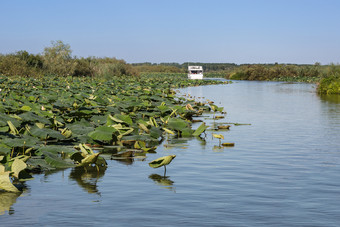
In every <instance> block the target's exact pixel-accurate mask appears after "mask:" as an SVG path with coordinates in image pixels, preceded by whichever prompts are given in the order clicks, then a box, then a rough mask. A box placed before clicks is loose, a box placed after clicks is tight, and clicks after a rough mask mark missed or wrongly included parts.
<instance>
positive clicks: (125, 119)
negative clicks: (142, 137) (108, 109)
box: [114, 114, 133, 125]
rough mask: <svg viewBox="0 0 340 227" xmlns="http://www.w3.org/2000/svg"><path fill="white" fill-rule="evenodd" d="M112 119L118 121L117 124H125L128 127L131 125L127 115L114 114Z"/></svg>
mask: <svg viewBox="0 0 340 227" xmlns="http://www.w3.org/2000/svg"><path fill="white" fill-rule="evenodd" d="M114 119H118V120H119V121H120V122H117V123H126V124H128V125H132V123H133V122H132V119H131V117H130V116H129V115H121V114H116V115H114Z"/></svg>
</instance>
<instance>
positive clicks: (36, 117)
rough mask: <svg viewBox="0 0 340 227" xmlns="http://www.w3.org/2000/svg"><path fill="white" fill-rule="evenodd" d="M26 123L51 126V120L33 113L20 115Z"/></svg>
mask: <svg viewBox="0 0 340 227" xmlns="http://www.w3.org/2000/svg"><path fill="white" fill-rule="evenodd" d="M19 117H20V118H22V120H23V121H25V122H40V123H43V124H51V122H50V120H48V119H46V118H45V117H42V116H39V115H37V114H35V113H32V112H26V113H23V114H20V115H19Z"/></svg>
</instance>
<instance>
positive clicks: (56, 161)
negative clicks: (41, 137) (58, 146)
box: [43, 151, 75, 169]
mask: <svg viewBox="0 0 340 227" xmlns="http://www.w3.org/2000/svg"><path fill="white" fill-rule="evenodd" d="M43 153H44V155H45V161H46V163H47V164H48V165H49V166H51V167H54V168H60V169H64V168H69V167H75V165H74V164H73V163H72V162H70V161H69V160H68V159H62V158H61V157H59V156H58V155H55V154H52V153H50V152H46V151H44V152H43Z"/></svg>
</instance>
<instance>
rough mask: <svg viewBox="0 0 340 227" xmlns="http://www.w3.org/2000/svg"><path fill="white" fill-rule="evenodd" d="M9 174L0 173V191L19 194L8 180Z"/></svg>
mask: <svg viewBox="0 0 340 227" xmlns="http://www.w3.org/2000/svg"><path fill="white" fill-rule="evenodd" d="M9 174H10V172H9V171H7V172H0V189H2V190H5V191H8V192H20V191H19V190H18V189H17V188H16V187H15V186H14V185H13V184H12V182H11V180H10V178H9Z"/></svg>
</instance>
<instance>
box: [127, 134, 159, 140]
mask: <svg viewBox="0 0 340 227" xmlns="http://www.w3.org/2000/svg"><path fill="white" fill-rule="evenodd" d="M123 140H126V141H145V142H150V141H151V142H158V140H156V139H154V138H152V137H151V136H150V135H145V134H144V135H131V136H123V138H122V141H123Z"/></svg>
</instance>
